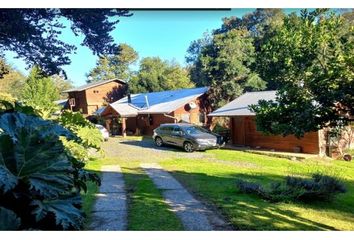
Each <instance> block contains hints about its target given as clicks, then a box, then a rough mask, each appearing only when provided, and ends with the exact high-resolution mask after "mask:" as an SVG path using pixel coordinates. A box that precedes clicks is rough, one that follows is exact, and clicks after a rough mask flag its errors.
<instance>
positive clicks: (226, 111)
mask: <svg viewBox="0 0 354 240" xmlns="http://www.w3.org/2000/svg"><path fill="white" fill-rule="evenodd" d="M275 98H276V91H261V92H246V93H245V94H243V95H241V96H240V97H238V98H236V99H235V100H233V101H231V102H229V103H228V104H226V105H225V106H223V107H221V108H219V109H216V110H215V111H214V112H212V113H210V114H209V116H212V117H229V116H253V115H255V113H254V112H252V111H251V110H250V109H249V106H250V105H257V104H258V101H259V100H273V101H275Z"/></svg>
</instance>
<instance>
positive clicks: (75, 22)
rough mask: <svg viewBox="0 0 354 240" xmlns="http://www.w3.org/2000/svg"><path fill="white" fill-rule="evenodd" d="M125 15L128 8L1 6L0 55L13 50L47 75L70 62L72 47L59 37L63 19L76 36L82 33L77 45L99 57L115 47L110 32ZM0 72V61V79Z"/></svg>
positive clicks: (0, 68) (62, 27) (56, 71)
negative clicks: (19, 7)
mask: <svg viewBox="0 0 354 240" xmlns="http://www.w3.org/2000/svg"><path fill="white" fill-rule="evenodd" d="M128 16H131V14H130V13H129V11H128V10H122V9H103V8H102V9H69V8H65V9H39V8H38V9H1V10H0V32H1V34H0V57H3V56H2V55H3V53H4V51H14V52H16V53H17V56H18V57H19V58H22V59H24V60H25V62H26V63H27V64H28V66H29V67H32V66H34V65H38V66H40V67H41V69H43V71H44V72H45V73H46V74H47V75H53V74H58V73H60V72H62V66H63V65H67V64H70V62H71V61H70V59H69V54H70V53H72V52H74V51H75V50H76V47H75V46H74V45H72V44H69V43H67V42H65V41H63V40H61V39H60V34H61V32H62V30H63V29H64V28H65V26H64V24H63V22H62V20H63V19H66V20H67V21H69V23H70V24H71V26H70V27H71V30H72V31H73V32H74V34H75V35H76V36H78V35H80V34H82V35H84V40H83V42H82V44H81V45H83V46H86V47H89V48H90V49H91V50H92V52H93V53H94V54H96V55H100V56H101V55H104V54H111V53H112V52H113V51H114V50H115V49H116V48H117V45H116V44H114V39H113V37H112V36H111V35H110V32H112V31H113V30H114V29H115V26H116V24H117V23H118V22H119V20H118V18H119V17H128ZM2 71H4V69H3V65H2V64H1V62H0V78H1V76H2Z"/></svg>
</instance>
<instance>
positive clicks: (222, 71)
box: [187, 29, 266, 107]
mask: <svg viewBox="0 0 354 240" xmlns="http://www.w3.org/2000/svg"><path fill="white" fill-rule="evenodd" d="M203 43H204V44H205V45H204V46H201V47H199V48H196V47H194V46H193V44H192V45H191V46H192V47H190V49H189V50H190V51H189V52H190V53H191V50H192V55H193V51H194V55H195V54H198V55H197V56H195V57H194V60H193V62H192V65H191V66H190V71H191V77H192V81H193V82H195V83H196V84H197V85H198V86H210V91H209V94H210V100H211V104H212V105H213V107H219V106H222V105H224V104H225V103H227V102H229V101H231V100H233V99H234V98H236V97H238V96H240V95H241V94H242V93H243V92H244V91H245V90H262V89H264V88H265V87H266V83H265V82H264V81H263V80H262V79H261V78H260V77H259V76H258V74H257V73H256V72H254V71H252V64H253V63H254V61H255V49H254V46H253V39H252V37H251V36H250V33H249V32H248V31H247V30H237V29H232V30H230V31H227V32H226V33H219V34H214V35H213V36H212V39H211V40H208V39H207V40H205V41H204V42H203ZM195 49H197V51H195ZM198 51H199V52H198ZM189 57H190V59H193V58H192V57H191V56H189ZM187 60H188V59H187Z"/></svg>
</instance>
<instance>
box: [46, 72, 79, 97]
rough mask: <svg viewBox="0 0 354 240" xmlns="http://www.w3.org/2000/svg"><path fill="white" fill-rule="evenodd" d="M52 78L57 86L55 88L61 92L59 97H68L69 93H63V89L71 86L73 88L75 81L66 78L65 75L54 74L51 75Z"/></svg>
mask: <svg viewBox="0 0 354 240" xmlns="http://www.w3.org/2000/svg"><path fill="white" fill-rule="evenodd" d="M50 78H51V80H52V81H53V84H54V86H55V88H56V89H57V90H58V92H59V95H60V96H59V98H60V99H66V98H68V94H67V93H63V91H65V90H68V89H70V88H73V87H74V85H73V82H72V81H70V80H66V79H64V78H63V77H61V76H59V75H57V74H56V75H53V76H51V77H50Z"/></svg>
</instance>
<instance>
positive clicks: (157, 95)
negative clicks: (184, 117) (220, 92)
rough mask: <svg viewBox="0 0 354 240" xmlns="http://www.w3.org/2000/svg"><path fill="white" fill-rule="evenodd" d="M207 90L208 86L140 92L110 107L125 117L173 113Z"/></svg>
mask: <svg viewBox="0 0 354 240" xmlns="http://www.w3.org/2000/svg"><path fill="white" fill-rule="evenodd" d="M207 91H208V88H207V87H201V88H188V89H178V90H170V91H162V92H151V93H138V94H132V95H131V103H129V102H128V97H125V98H122V99H120V100H118V101H116V102H114V103H111V104H110V107H112V108H113V109H114V110H115V111H116V112H117V113H119V115H121V116H123V117H124V116H136V115H137V114H158V113H171V112H173V111H174V110H176V109H178V108H179V107H182V106H184V105H185V104H187V103H189V102H191V101H193V100H194V99H196V98H197V97H199V96H201V95H203V94H204V93H206V92H207Z"/></svg>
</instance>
